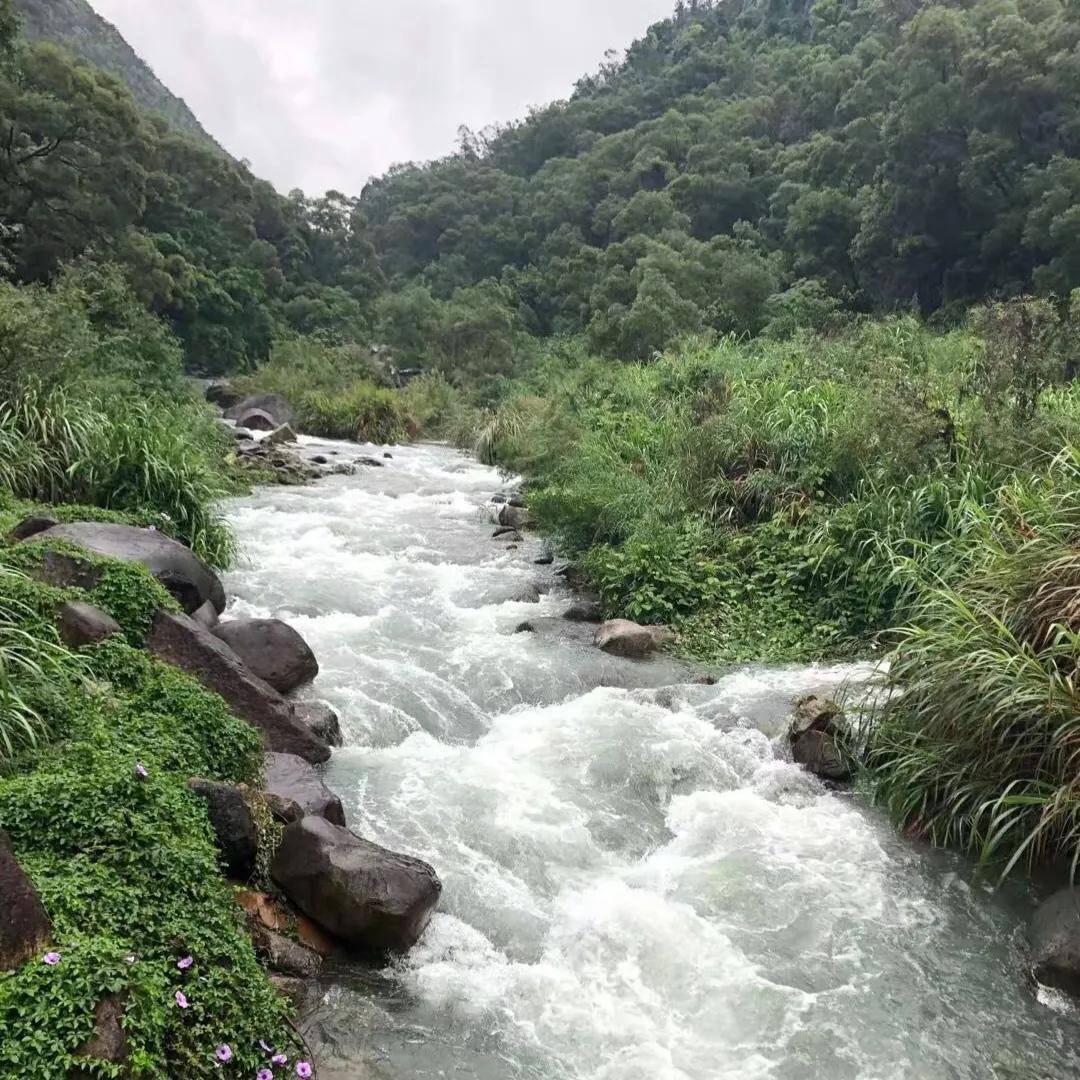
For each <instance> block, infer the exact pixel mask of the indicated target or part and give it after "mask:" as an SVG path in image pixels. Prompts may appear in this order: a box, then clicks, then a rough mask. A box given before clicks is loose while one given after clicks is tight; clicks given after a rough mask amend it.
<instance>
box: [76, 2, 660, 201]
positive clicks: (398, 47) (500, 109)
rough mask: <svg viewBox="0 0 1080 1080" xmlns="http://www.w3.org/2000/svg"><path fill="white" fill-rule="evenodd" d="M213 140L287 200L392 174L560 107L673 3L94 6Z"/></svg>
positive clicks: (348, 188)
mask: <svg viewBox="0 0 1080 1080" xmlns="http://www.w3.org/2000/svg"><path fill="white" fill-rule="evenodd" d="M91 3H92V4H93V6H94V7H95V8H96V9H97V11H98V12H99V13H100V14H101V15H103V16H104V17H105V18H106V19H109V20H110V21H111V22H113V23H115V25H116V26H117V28H118V29H119V30H120V32H121V33H122V34H123V35H124V36H125V37H126V38H127V40H128V41H129V42H130V43H131V45H132V46H133V47H134V48H135V50H136V52H138V53H139V55H140V56H142V58H143V59H144V60H146V61H147V62H148V63H149V64H150V66H151V67H153V68H154V70H155V72H156V73H157V75H158V76H159V78H161V80H162V81H163V82H164V83H165V84H166V85H167V86H168V87H169V89H170V90H172V91H173V93H175V94H177V95H178V96H180V97H182V98H184V99H185V100H186V101H187V103H188V105H190V106H191V108H192V110H193V111H194V112H195V114H196V115H197V116H198V117H199V119H200V120H201V121H202V123H203V126H204V127H206V129H207V130H208V131H209V132H210V133H211V134H212V135H214V137H215V138H217V139H218V141H219V142H221V143H222V145H224V146H225V147H226V148H227V149H228V150H229V151H230V152H231V153H233V154H235V155H236V156H237V157H244V158H248V159H249V160H250V161H251V162H252V167H253V168H254V170H255V172H256V173H257V174H258V175H260V176H265V177H266V178H267V179H269V180H272V181H273V182H274V183H275V184H276V185H277V186H278V187H279V188H280V189H281V190H288V189H290V188H293V187H302V188H304V189H305V190H307V191H309V192H321V191H323V190H326V189H327V188H337V189H339V190H343V191H347V192H359V190H360V188H361V187H362V186H363V185H364V183H365V181H366V180H367V179H368V177H370V176H372V175H375V174H378V173H381V172H383V171H385V170H386V168H387V167H388V166H390V165H391V164H394V163H395V162H400V161H407V160H426V159H428V158H432V157H438V156H441V155H443V154H446V153H448V152H450V151H451V150H452V149H453V147H454V145H455V141H456V135H457V130H458V127H459V126H460V125H461V124H467V125H468V126H469V127H472V128H482V127H484V126H486V125H487V124H490V123H495V122H506V121H509V120H513V119H516V118H518V117H520V116H523V115H524V114H525V113H526V112H527V111H528V109H529V107H530V106H532V105H542V104H545V103H546V102H548V101H551V100H553V99H555V98H559V97H565V96H566V95H567V94H568V93H569V92H570V90H571V88H572V86H573V83H574V81H575V80H576V79H577V78H579V77H580V76H582V75H584V74H586V73H589V72H592V71H595V70H596V68H597V67H598V66H599V64H600V62H601V60H602V59H603V54H604V52H605V50H607V49H608V48H618V49H623V48H625V47H626V46H627V45H629V44H630V42H631V41H633V40H634V39H635V38H637V37H640V36H641V35H642V34H643V33H644V31H645V30H646V28H647V27H648V26H649V24H650V23H652V22H655V21H656V20H657V19H661V18H664V17H665V16H666V15H668V14H669V13H670V11H671V10H672V8H673V7H674V0H396V2H394V3H379V4H376V3H373V2H372V0H184V2H183V3H177V2H176V0H91Z"/></svg>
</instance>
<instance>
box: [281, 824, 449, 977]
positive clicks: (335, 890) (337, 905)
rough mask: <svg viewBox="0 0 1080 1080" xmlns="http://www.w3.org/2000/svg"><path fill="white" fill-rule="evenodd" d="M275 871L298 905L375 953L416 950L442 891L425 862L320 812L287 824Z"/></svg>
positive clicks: (351, 942)
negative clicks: (389, 848) (365, 837)
mask: <svg viewBox="0 0 1080 1080" xmlns="http://www.w3.org/2000/svg"><path fill="white" fill-rule="evenodd" d="M271 872H272V874H273V877H274V880H275V881H276V882H277V883H278V884H279V885H280V886H281V888H282V890H283V891H284V892H285V895H286V896H287V897H288V898H289V899H290V900H291V901H292V902H293V903H294V904H296V906H297V907H298V908H300V910H301V911H303V912H304V913H305V914H307V915H308V916H310V917H311V918H312V919H314V920H315V922H317V923H318V924H319V925H320V926H322V927H323V928H325V929H326V930H328V931H329V932H330V933H331V934H333V935H334V936H335V937H338V938H340V939H341V940H342V941H344V942H346V943H347V944H348V945H350V946H351V947H352V948H354V949H356V950H357V951H359V952H363V953H366V954H369V955H375V956H381V955H384V954H386V953H393V952H404V951H406V950H408V949H410V948H412V946H413V945H415V944H416V942H417V940H418V939H419V937H420V935H421V934H422V933H423V932H424V929H425V927H426V926H427V924H428V922H429V920H430V919H431V914H432V912H433V911H434V910H435V906H436V904H437V903H438V901H439V895H440V893H441V892H442V883H441V882H440V881H439V878H438V875H436V873H435V871H434V870H433V869H432V868H431V867H430V866H428V865H427V863H424V862H421V861H420V860H419V859H414V858H411V857H410V856H408V855H399V854H396V853H395V852H392V851H387V850H386V849H385V848H381V847H379V846H378V845H377V844H372V843H370V842H369V841H367V840H362V839H361V838H360V837H358V836H355V835H354V834H353V833H351V832H349V831H348V830H347V829H342V828H340V827H339V826H337V825H332V824H331V823H330V822H329V821H327V820H326V819H325V818H320V817H306V818H304V819H302V820H301V821H298V822H295V823H294V824H292V825H289V826H287V827H286V829H285V833H284V836H283V837H282V840H281V844H280V846H279V847H278V850H277V854H276V855H275V858H274V864H273V868H272V871H271Z"/></svg>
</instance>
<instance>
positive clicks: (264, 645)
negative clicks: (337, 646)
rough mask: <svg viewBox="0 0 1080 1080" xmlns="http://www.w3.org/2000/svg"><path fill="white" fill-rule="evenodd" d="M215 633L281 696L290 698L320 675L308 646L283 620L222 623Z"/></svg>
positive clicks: (249, 620) (244, 620)
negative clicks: (290, 694)
mask: <svg viewBox="0 0 1080 1080" xmlns="http://www.w3.org/2000/svg"><path fill="white" fill-rule="evenodd" d="M213 632H214V635H215V636H216V637H218V638H220V639H221V640H222V641H224V642H225V644H226V645H228V646H229V648H230V649H232V651H233V652H234V653H236V655H237V656H239V657H240V659H241V660H243V661H244V663H245V664H247V666H248V667H249V668H250V669H251V670H252V671H253V672H254V673H255V674H256V675H257V676H258V677H259V678H260V679H262V680H263V682H268V683H269V684H270V685H271V686H272V687H273V688H274V689H275V690H277V691H278V693H281V694H287V693H288V692H289V691H290V690H295V689H296V688H297V687H298V686H303V685H304V683H309V682H311V680H312V679H314V678H315V676H316V675H318V674H319V662H318V661H317V660H316V659H315V654H314V653H313V652H312V651H311V649H310V647H309V646H308V643H307V642H306V641H305V640H304V639H303V638H302V637H301V636H300V635H299V634H298V633H297V632H296V631H295V630H294V629H293V628H292V627H291V626H289V624H288V623H284V622H282V621H281V620H280V619H234V620H232V621H231V622H223V623H219V624H218V625H217V626H215V627H214V631H213Z"/></svg>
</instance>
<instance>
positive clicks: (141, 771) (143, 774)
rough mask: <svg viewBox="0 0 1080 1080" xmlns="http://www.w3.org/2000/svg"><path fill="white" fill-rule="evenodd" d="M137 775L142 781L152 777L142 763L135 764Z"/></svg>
mask: <svg viewBox="0 0 1080 1080" xmlns="http://www.w3.org/2000/svg"><path fill="white" fill-rule="evenodd" d="M135 775H136V776H137V777H138V778H139V779H140V780H145V779H146V778H147V777H148V776H149V775H150V770H149V769H148V768H147V767H146V766H145V765H144V764H143V763H142V762H141V761H136V762H135Z"/></svg>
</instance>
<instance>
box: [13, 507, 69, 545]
mask: <svg viewBox="0 0 1080 1080" xmlns="http://www.w3.org/2000/svg"><path fill="white" fill-rule="evenodd" d="M59 524H60V522H59V521H58V520H57V519H56V518H54V517H49V515H48V514H31V515H30V516H29V517H26V518H23V519H22V521H20V522H19V524H18V525H16V526H15V528H14V529H12V530H11V532H9V533H8V535H7V539H8V543H9V544H17V543H19V541H21V540H29V539H30V537H31V536H37V534H38V533H43V532H44V531H45V530H46V529H51V528H52V527H53V526H54V525H59Z"/></svg>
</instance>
